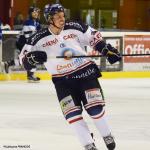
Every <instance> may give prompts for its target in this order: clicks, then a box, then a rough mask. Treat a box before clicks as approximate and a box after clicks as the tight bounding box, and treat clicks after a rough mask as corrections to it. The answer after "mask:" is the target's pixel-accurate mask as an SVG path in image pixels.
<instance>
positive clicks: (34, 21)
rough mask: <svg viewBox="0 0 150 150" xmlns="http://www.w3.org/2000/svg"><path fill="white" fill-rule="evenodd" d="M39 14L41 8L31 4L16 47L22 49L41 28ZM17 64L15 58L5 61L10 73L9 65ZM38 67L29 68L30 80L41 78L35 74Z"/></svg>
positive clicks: (35, 80) (28, 75)
mask: <svg viewBox="0 0 150 150" xmlns="http://www.w3.org/2000/svg"><path fill="white" fill-rule="evenodd" d="M39 14H40V9H39V8H37V7H33V6H31V7H30V8H29V11H28V15H29V17H28V19H27V20H26V21H25V22H24V24H23V29H22V31H21V34H20V35H19V37H18V39H17V41H16V47H17V49H19V50H20V51H21V50H22V48H23V46H24V45H25V43H26V42H27V40H28V38H29V37H30V36H31V35H32V34H34V33H35V32H36V31H38V30H40V29H41V25H40V22H39ZM12 65H15V61H14V60H10V61H8V62H6V63H5V70H6V73H8V72H9V71H8V67H9V66H12ZM35 70H36V68H33V69H32V70H27V79H28V81H29V82H37V81H39V80H40V78H39V77H35V76H34V71H35Z"/></svg>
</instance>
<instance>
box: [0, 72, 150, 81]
mask: <svg viewBox="0 0 150 150" xmlns="http://www.w3.org/2000/svg"><path fill="white" fill-rule="evenodd" d="M35 75H36V76H38V77H40V78H41V79H42V80H50V79H51V75H50V74H49V73H48V72H46V71H44V72H36V73H35ZM102 78H110V79H111V78H150V72H146V71H145V72H102ZM26 79H27V77H26V73H25V72H17V73H16V72H12V73H9V74H0V80H1V81H5V80H26Z"/></svg>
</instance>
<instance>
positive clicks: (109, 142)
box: [103, 134, 116, 150]
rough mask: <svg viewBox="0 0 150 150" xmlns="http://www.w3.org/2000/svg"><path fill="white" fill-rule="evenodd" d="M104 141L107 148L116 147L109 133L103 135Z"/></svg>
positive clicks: (112, 148) (111, 149)
mask: <svg viewBox="0 0 150 150" xmlns="http://www.w3.org/2000/svg"><path fill="white" fill-rule="evenodd" d="M103 139H104V142H105V144H106V146H107V148H108V150H114V149H115V147H116V143H115V141H114V137H113V136H112V135H111V134H110V135H108V136H106V137H103Z"/></svg>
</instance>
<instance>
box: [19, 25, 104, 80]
mask: <svg viewBox="0 0 150 150" xmlns="http://www.w3.org/2000/svg"><path fill="white" fill-rule="evenodd" d="M101 40H102V36H101V34H100V32H99V31H97V30H95V29H93V28H91V27H90V26H87V25H84V24H81V23H78V22H66V23H65V26H64V29H63V30H62V31H61V32H60V34H59V35H55V34H53V33H52V32H51V30H50V29H49V28H46V29H42V30H40V31H39V32H37V33H36V34H34V35H33V36H31V37H30V38H29V41H28V43H27V44H26V45H25V46H24V47H23V49H22V52H21V54H20V60H21V63H22V58H23V57H24V55H25V53H26V52H29V51H36V50H39V51H45V52H46V54H47V58H48V59H47V62H46V63H44V65H45V67H46V69H47V71H48V72H49V73H50V74H51V75H52V76H53V77H64V76H68V75H70V74H74V73H75V72H80V71H81V70H82V69H83V68H85V67H87V66H90V65H93V64H94V62H93V61H92V59H91V58H87V57H86V58H68V59H66V58H56V56H80V55H87V53H86V51H85V46H86V45H88V46H91V47H94V45H95V44H96V43H97V42H99V41H101ZM92 72H93V70H92V69H91V68H90V69H89V70H87V71H85V72H84V73H80V74H79V75H75V76H73V78H80V77H84V76H88V75H91V74H92Z"/></svg>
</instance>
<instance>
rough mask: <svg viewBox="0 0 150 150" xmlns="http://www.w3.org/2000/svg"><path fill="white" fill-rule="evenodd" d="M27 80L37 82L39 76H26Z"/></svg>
mask: <svg viewBox="0 0 150 150" xmlns="http://www.w3.org/2000/svg"><path fill="white" fill-rule="evenodd" d="M28 82H29V83H39V82H40V78H39V77H35V76H29V77H28Z"/></svg>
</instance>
